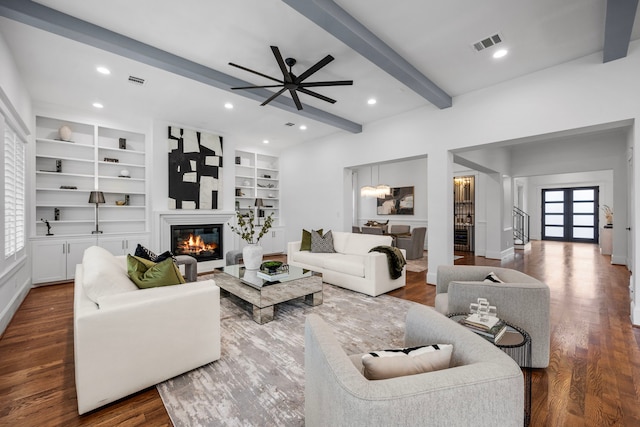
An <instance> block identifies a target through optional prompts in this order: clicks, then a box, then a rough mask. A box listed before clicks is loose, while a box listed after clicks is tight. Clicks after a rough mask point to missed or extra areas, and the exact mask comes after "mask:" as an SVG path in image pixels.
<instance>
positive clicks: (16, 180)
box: [4, 123, 26, 259]
mask: <svg viewBox="0 0 640 427" xmlns="http://www.w3.org/2000/svg"><path fill="white" fill-rule="evenodd" d="M25 148H26V147H25V144H24V142H23V141H22V140H20V138H19V137H18V135H17V134H16V132H14V131H13V130H12V129H11V128H10V127H9V126H7V124H6V123H5V127H4V208H5V209H4V256H5V259H6V258H9V257H11V256H13V255H15V254H16V253H17V252H18V251H20V250H21V249H23V248H24V244H25V233H26V230H25V162H26V155H25Z"/></svg>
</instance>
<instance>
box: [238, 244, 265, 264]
mask: <svg viewBox="0 0 640 427" xmlns="http://www.w3.org/2000/svg"><path fill="white" fill-rule="evenodd" d="M262 252H263V250H262V246H259V245H257V244H255V243H254V244H250V245H247V246H245V247H244V248H242V260H243V262H244V267H245V268H246V269H247V270H258V269H259V268H260V265H261V264H262Z"/></svg>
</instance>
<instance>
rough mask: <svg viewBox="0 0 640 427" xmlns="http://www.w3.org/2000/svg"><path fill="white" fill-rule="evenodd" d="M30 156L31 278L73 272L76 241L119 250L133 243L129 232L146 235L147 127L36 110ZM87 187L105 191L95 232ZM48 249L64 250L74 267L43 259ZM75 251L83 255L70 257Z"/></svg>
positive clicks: (45, 278) (46, 279)
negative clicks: (110, 124) (55, 115)
mask: <svg viewBox="0 0 640 427" xmlns="http://www.w3.org/2000/svg"><path fill="white" fill-rule="evenodd" d="M34 157H35V159H34V162H33V165H34V167H33V176H32V182H33V187H32V195H31V197H32V200H33V203H32V205H31V206H32V208H31V209H32V211H31V218H32V219H33V221H34V222H35V224H34V227H31V230H32V235H31V244H32V252H33V255H34V263H33V272H32V273H33V275H32V277H33V282H34V283H44V282H53V281H59V280H65V279H69V278H72V277H73V272H74V271H75V264H77V263H79V262H81V261H82V252H84V248H83V249H82V251H80V250H78V251H75V250H73V249H74V248H73V245H74V244H75V243H77V242H81V241H83V240H84V239H83V238H86V240H87V241H91V242H92V244H94V245H95V244H100V245H104V246H105V247H107V248H108V249H109V251H110V252H112V253H114V254H118V255H122V254H124V253H129V250H131V251H134V250H135V244H136V243H137V241H136V243H133V240H132V237H131V236H132V235H134V236H135V237H136V240H139V241H140V242H145V243H148V242H149V235H148V232H149V230H148V226H147V224H148V223H149V221H148V217H149V213H148V200H147V173H148V171H147V167H146V136H145V134H144V133H140V132H134V131H130V130H124V129H116V128H113V127H107V126H102V125H100V124H97V123H83V122H79V121H73V120H66V119H59V118H51V117H41V116H38V117H36V139H35V152H34ZM91 191H102V193H103V194H104V198H105V203H102V204H99V205H98V207H97V209H98V228H99V230H100V231H101V233H95V234H94V233H92V232H94V231H95V230H96V205H95V204H94V203H89V194H90V193H91ZM47 224H48V225H47ZM47 233H51V234H52V235H47ZM52 239H55V240H52ZM54 241H55V242H56V245H59V246H60V247H62V245H63V243H65V244H67V246H66V247H67V248H68V249H69V250H71V252H68V251H67V252H63V253H62V255H61V254H59V253H57V252H56V249H55V247H56V246H55V245H54V244H53V242H54ZM69 245H70V246H69ZM130 245H133V248H131V247H130ZM88 246H91V245H86V247H88ZM47 251H50V252H52V255H54V254H57V260H58V261H61V259H62V258H61V257H62V256H64V260H65V262H71V263H72V264H70V265H72V268H71V267H69V268H67V266H66V265H65V266H64V268H63V267H62V266H61V265H57V266H55V267H54V266H53V265H48V264H53V263H54V261H50V260H51V259H47V261H44V262H40V261H39V260H40V259H41V258H40V257H39V256H40V255H44V254H45V253H46V252H47ZM77 252H80V254H79V255H78V258H77V259H75V258H74V257H75V256H76V254H77ZM70 254H71V255H70ZM69 260H71V261H69ZM56 268H57V271H55V269H56ZM62 270H65V271H64V273H63V272H62Z"/></svg>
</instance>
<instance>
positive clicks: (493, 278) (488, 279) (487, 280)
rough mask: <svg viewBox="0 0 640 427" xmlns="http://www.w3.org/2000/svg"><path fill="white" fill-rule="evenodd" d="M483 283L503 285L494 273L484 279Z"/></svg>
mask: <svg viewBox="0 0 640 427" xmlns="http://www.w3.org/2000/svg"><path fill="white" fill-rule="evenodd" d="M484 281H485V282H493V283H504V281H502V280H500V278H499V277H498V276H496V273H494V272H493V271H492V272H491V273H489V274H488V275H487V277H485V278H484Z"/></svg>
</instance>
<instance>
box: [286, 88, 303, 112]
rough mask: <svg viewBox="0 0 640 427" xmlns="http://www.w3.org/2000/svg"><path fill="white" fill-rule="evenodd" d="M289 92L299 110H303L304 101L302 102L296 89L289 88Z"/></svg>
mask: <svg viewBox="0 0 640 427" xmlns="http://www.w3.org/2000/svg"><path fill="white" fill-rule="evenodd" d="M289 93H291V97H292V98H293V102H295V104H296V108H297V109H298V110H302V103H301V102H300V98H298V94H297V93H296V91H295V89H289Z"/></svg>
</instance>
